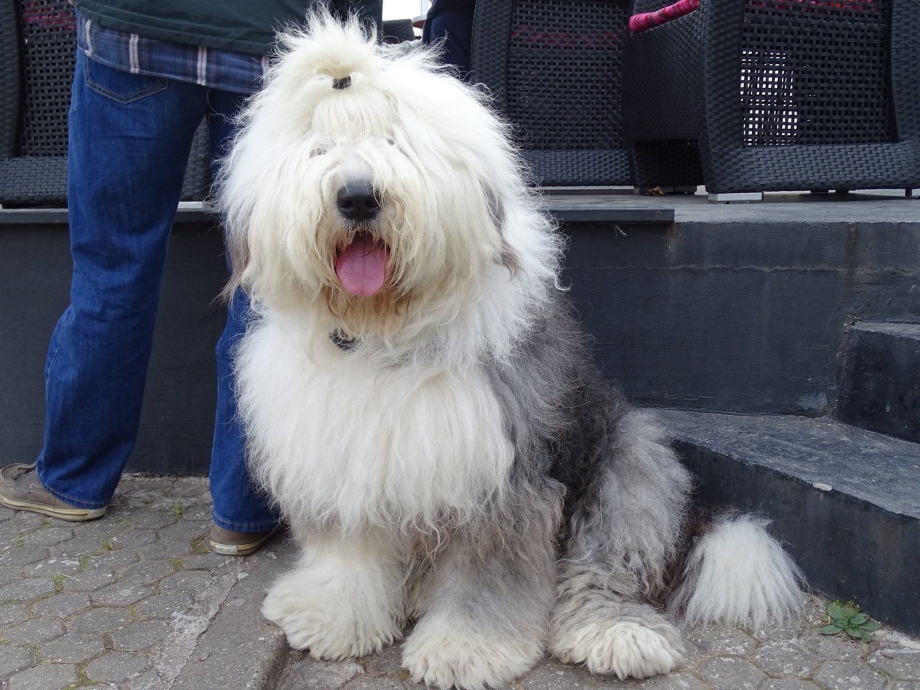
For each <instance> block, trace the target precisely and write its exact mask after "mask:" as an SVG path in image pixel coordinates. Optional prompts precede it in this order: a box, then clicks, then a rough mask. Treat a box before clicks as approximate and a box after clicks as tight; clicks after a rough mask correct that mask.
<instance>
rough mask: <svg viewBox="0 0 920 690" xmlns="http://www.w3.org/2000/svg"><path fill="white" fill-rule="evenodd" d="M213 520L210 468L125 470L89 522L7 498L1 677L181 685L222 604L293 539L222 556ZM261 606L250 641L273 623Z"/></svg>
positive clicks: (65, 683)
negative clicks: (21, 506) (194, 471)
mask: <svg viewBox="0 0 920 690" xmlns="http://www.w3.org/2000/svg"><path fill="white" fill-rule="evenodd" d="M210 520H211V502H210V496H209V494H208V484H207V480H206V479H204V478H199V477H182V478H176V477H167V478H162V477H160V478H152V477H138V476H126V477H125V478H123V480H122V482H121V485H120V486H119V488H118V491H117V493H116V495H115V498H114V500H113V502H112V504H111V506H110V508H109V512H108V514H107V515H106V516H105V517H104V518H102V519H101V520H96V521H93V522H87V523H67V522H63V521H60V520H55V519H52V518H43V517H42V516H40V515H37V514H35V513H26V512H21V511H12V510H9V509H7V508H4V507H0V688H3V689H4V690H7V689H8V690H25V689H32V690H56V689H57V688H65V687H67V688H70V687H100V688H101V687H105V688H111V687H117V688H125V689H127V688H131V689H136V690H142V689H143V690H147V689H150V690H155V689H161V688H173V687H180V686H181V685H182V683H181V680H182V679H181V678H180V673H181V672H182V671H183V670H185V669H186V667H187V666H188V665H189V660H190V659H192V658H193V656H194V655H195V653H196V651H197V650H198V648H199V646H200V642H201V639H202V638H203V633H205V632H206V631H207V630H208V628H209V627H210V626H211V625H212V623H213V622H214V620H215V619H216V617H217V614H218V611H219V610H220V608H221V606H222V605H224V606H225V607H226V606H230V607H232V606H233V605H234V604H237V603H248V602H237V601H236V600H235V599H233V598H232V597H231V595H230V593H231V591H232V589H233V587H234V586H235V585H236V584H237V583H238V582H240V581H241V579H242V578H245V577H247V576H248V575H249V573H250V572H253V573H257V572H258V570H259V567H260V564H266V565H269V566H270V565H271V562H272V560H273V558H274V557H275V554H274V552H273V549H276V548H277V547H278V545H279V544H282V542H278V543H273V544H270V545H269V546H268V547H267V548H264V549H263V550H262V551H261V552H260V553H259V554H256V555H254V556H251V557H248V558H233V557H227V556H219V555H217V554H214V553H212V552H211V551H210V550H209V549H208V547H207V545H206V544H207V534H208V529H209V527H210V524H211V523H210ZM276 542H277V540H276ZM275 560H277V559H275ZM253 579H258V578H253ZM258 589H259V590H260V591H258V592H257V593H256V596H254V597H252V599H253V600H257V599H258V598H260V595H261V589H263V588H261V587H260V588H258ZM256 607H257V603H256ZM252 617H253V618H256V623H255V624H254V625H250V626H249V628H248V629H247V630H246V633H245V634H244V635H243V637H244V640H243V641H244V642H245V640H246V636H251V637H252V638H253V641H254V642H256V644H259V642H258V640H259V639H260V638H261V639H262V642H264V641H265V640H266V639H267V638H266V634H265V631H266V630H267V629H268V626H267V625H266V624H263V623H262V622H261V620H259V619H258V617H256V616H252ZM260 626H263V627H261V628H260ZM241 634H242V633H241ZM250 651H251V650H250ZM256 658H257V655H253V657H252V659H256ZM199 661H200V659H199V658H198V657H195V658H194V659H193V661H192V664H197V663H198V662H199ZM190 687H191V686H190ZM237 687H243V686H237V685H235V684H234V683H232V682H231V683H230V684H225V685H224V686H223V688H224V690H235V688H237Z"/></svg>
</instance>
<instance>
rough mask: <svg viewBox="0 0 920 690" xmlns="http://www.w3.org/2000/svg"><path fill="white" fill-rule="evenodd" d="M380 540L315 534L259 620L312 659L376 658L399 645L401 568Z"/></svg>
mask: <svg viewBox="0 0 920 690" xmlns="http://www.w3.org/2000/svg"><path fill="white" fill-rule="evenodd" d="M399 547H400V545H399V544H394V542H393V541H391V540H388V539H387V538H386V535H382V534H377V533H373V532H362V533H359V534H350V535H340V534H329V533H325V534H322V535H320V534H314V535H308V536H307V537H306V538H305V539H304V544H303V555H302V556H301V558H300V562H299V564H298V565H297V568H296V569H294V570H293V571H291V572H290V573H287V574H286V575H284V576H283V577H281V579H280V580H278V582H276V583H275V584H274V585H273V586H272V588H271V589H270V590H269V592H268V596H267V597H266V598H265V602H264V603H263V605H262V614H263V615H264V616H265V617H266V618H268V619H269V620H271V621H274V622H275V623H277V624H278V625H279V626H280V627H281V628H282V629H283V630H284V632H285V634H286V635H287V639H288V643H289V644H290V645H291V646H292V647H294V648H295V649H308V648H309V650H310V654H311V655H312V656H314V657H316V658H317V659H319V658H322V659H343V658H346V657H350V656H360V655H362V654H368V653H370V652H373V651H376V650H378V649H380V648H381V647H383V646H384V645H387V644H389V643H391V642H393V641H394V640H398V639H399V638H401V637H402V627H403V625H404V624H405V608H406V601H405V600H406V596H405V572H406V568H405V560H404V555H403V552H402V551H401V549H400V548H399Z"/></svg>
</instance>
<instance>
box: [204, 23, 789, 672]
mask: <svg viewBox="0 0 920 690" xmlns="http://www.w3.org/2000/svg"><path fill="white" fill-rule="evenodd" d="M240 124H241V128H240V133H239V136H238V137H237V139H236V141H235V143H234V146H233V149H232V152H231V154H230V155H229V158H228V160H227V162H226V166H225V171H226V172H225V175H224V177H223V178H222V179H221V180H220V181H219V190H220V191H219V198H220V203H221V209H222V212H223V213H224V217H225V220H226V224H227V228H228V243H229V246H230V251H231V256H232V263H233V267H234V271H233V278H232V280H231V283H230V285H229V287H228V291H230V292H232V291H233V290H234V289H235V288H236V287H237V286H240V285H241V286H243V287H244V288H245V290H247V291H248V293H249V294H250V295H251V297H252V301H253V305H254V310H255V314H256V316H255V318H254V320H253V322H252V323H251V324H250V327H249V329H248V331H247V333H246V335H245V337H244V338H243V340H242V342H241V344H240V347H239V349H238V352H237V370H236V373H237V379H238V382H237V393H238V398H239V406H240V414H241V416H242V419H243V421H244V423H245V426H246V430H247V433H248V437H249V449H248V452H249V460H250V462H251V464H252V467H253V469H254V472H255V474H256V475H257V477H258V479H259V480H260V481H261V482H262V484H263V485H264V486H265V487H266V488H267V490H268V491H269V492H270V493H271V495H272V496H273V497H274V499H275V500H276V501H277V503H278V505H279V506H280V507H281V509H282V510H283V513H284V515H285V517H286V518H287V520H289V521H290V524H291V526H292V530H293V533H294V535H295V537H296V539H297V540H298V542H299V543H300V546H301V547H302V556H301V558H300V561H299V564H298V565H297V567H296V568H295V569H294V570H293V571H291V572H290V573H287V574H286V575H284V576H283V577H281V579H280V580H278V581H277V582H276V583H275V584H274V585H273V586H272V587H271V589H270V591H269V592H268V595H267V597H266V599H265V603H264V606H263V609H262V610H263V612H264V614H265V616H266V617H267V618H269V619H270V620H272V621H274V622H276V623H277V624H278V625H279V626H281V628H283V629H284V631H285V633H286V634H287V638H288V641H289V642H290V644H291V645H292V646H293V647H296V648H298V649H309V651H310V653H311V654H312V655H313V656H315V657H317V658H322V659H341V658H345V657H350V656H359V655H364V654H368V653H370V652H373V651H375V650H378V649H380V648H381V647H382V646H384V645H387V644H390V643H392V642H394V641H396V640H399V639H400V638H401V637H402V635H403V631H404V629H405V627H406V625H407V622H408V621H409V620H415V621H416V623H415V626H414V629H412V632H411V634H410V635H409V636H408V639H407V640H406V642H405V643H404V645H403V649H402V659H403V664H404V665H405V666H406V667H407V668H408V669H409V671H410V672H411V674H412V676H413V678H415V679H417V680H423V681H425V682H426V683H428V684H430V685H433V686H436V687H439V688H448V687H451V686H456V687H458V688H470V689H476V688H485V687H496V686H501V685H503V684H505V683H507V682H508V681H511V680H513V679H514V678H516V677H518V676H520V675H521V674H523V673H524V672H526V671H527V670H528V669H529V668H530V667H531V666H533V665H534V664H535V663H536V662H537V660H539V659H540V658H541V656H542V655H543V654H544V652H545V651H546V650H549V652H550V653H551V654H553V655H554V656H555V657H556V658H558V659H559V660H561V661H563V662H571V663H583V664H585V665H586V666H587V667H588V668H589V669H590V670H591V671H594V672H597V673H614V674H616V675H617V676H619V677H621V678H623V677H627V676H632V677H635V678H644V677H647V676H652V675H655V674H660V673H668V672H669V671H671V670H673V669H675V668H676V667H677V666H678V665H679V664H680V663H681V654H682V651H683V648H682V644H681V639H680V635H679V634H678V632H677V630H676V628H675V626H674V625H673V624H672V622H670V621H669V620H668V618H666V617H665V615H663V613H661V612H660V610H659V609H656V608H655V606H663V605H664V604H666V603H667V602H668V601H670V602H671V606H672V608H673V609H675V611H676V610H678V609H679V610H682V611H683V612H684V614H685V615H686V616H688V618H689V619H690V620H691V621H693V622H703V621H710V620H721V621H726V622H738V623H747V624H749V625H758V624H760V623H762V622H764V621H765V620H766V619H767V618H771V619H772V618H784V617H786V616H790V615H793V614H795V612H796V611H797V609H798V608H799V606H800V593H799V590H798V588H797V582H796V577H797V572H796V569H795V566H794V565H793V564H792V563H791V561H790V559H789V558H788V556H787V555H786V554H785V553H784V552H783V550H782V549H781V548H780V547H779V545H778V544H777V543H776V542H775V541H773V540H772V539H771V538H770V537H769V536H768V535H767V533H766V531H765V530H764V525H763V524H762V523H761V522H758V521H756V520H753V519H750V518H743V517H742V518H734V519H732V518H726V519H723V520H721V521H717V522H716V523H715V524H714V525H712V526H711V529H710V530H709V531H708V532H706V533H705V535H704V536H702V537H701V538H699V539H697V541H696V543H695V545H693V546H692V547H690V548H689V549H688V550H687V549H684V548H683V547H684V544H685V543H688V542H689V540H688V539H686V538H685V535H686V534H687V532H686V530H685V527H686V525H687V522H688V520H687V514H688V492H689V490H690V487H691V479H690V476H689V475H688V473H687V471H686V470H685V469H684V468H683V467H682V466H681V464H680V463H679V462H678V460H677V458H676V457H675V454H674V452H673V451H672V450H671V449H670V448H669V446H668V444H667V441H666V439H665V437H664V435H663V433H662V431H661V430H660V429H659V428H658V427H657V426H656V425H655V423H654V421H653V420H652V419H650V418H649V417H648V416H647V415H646V414H645V413H642V412H640V411H637V410H635V409H633V408H631V407H630V406H629V405H628V404H627V403H626V402H625V400H624V399H623V397H622V396H621V395H620V394H619V393H618V392H617V391H616V390H615V389H614V388H612V387H611V386H610V385H608V384H607V383H605V382H604V381H603V380H602V379H601V377H600V376H599V374H598V371H597V370H596V369H595V367H594V366H593V365H592V363H591V359H590V357H589V354H588V351H587V348H586V345H585V337H584V334H583V331H582V330H581V328H580V327H579V325H578V324H577V323H576V322H575V320H574V319H573V316H572V311H571V309H570V308H569V305H568V303H567V301H566V299H565V295H564V294H563V292H562V290H560V287H559V282H558V275H559V270H560V259H561V255H562V251H563V241H562V239H561V237H560V234H559V232H558V231H557V228H556V227H555V226H554V224H553V222H552V220H551V219H550V218H549V217H548V216H547V215H546V214H544V213H543V212H541V210H540V201H539V198H538V196H537V195H536V194H535V192H533V191H531V190H530V189H529V188H528V186H527V184H526V183H525V179H524V172H523V171H522V165H521V162H520V159H519V157H518V155H517V153H516V151H515V150H514V148H513V147H512V146H511V145H510V144H509V138H508V134H509V131H508V126H507V125H506V124H505V123H504V122H502V121H501V120H500V119H499V118H498V117H496V115H495V114H494V113H493V112H492V111H491V110H490V108H489V104H488V98H487V96H486V95H485V94H484V93H483V91H482V90H479V89H476V88H474V87H470V86H467V85H465V84H463V83H461V81H459V80H458V79H456V78H454V77H453V76H452V75H451V74H450V72H449V71H447V70H446V69H445V68H443V67H439V66H438V65H437V60H436V55H435V54H433V53H432V52H429V51H427V50H422V49H419V50H414V51H409V52H397V51H393V50H392V49H390V48H387V47H385V46H378V45H377V44H376V43H375V40H374V37H373V36H372V35H369V32H368V31H366V30H364V29H362V27H361V26H360V25H359V23H358V22H357V21H356V20H351V21H349V22H347V23H344V24H343V23H338V22H336V21H335V20H333V19H332V18H331V17H330V16H329V15H328V14H326V13H323V12H319V13H317V14H315V15H312V16H311V17H310V18H308V21H307V24H306V26H305V28H302V29H299V30H292V31H288V32H287V33H286V35H284V36H282V38H281V48H280V51H279V55H278V60H277V62H276V63H275V64H274V66H273V67H272V68H271V70H270V73H269V75H268V78H267V81H266V85H265V86H264V89H263V90H262V91H261V92H260V93H259V94H258V95H256V96H255V97H254V98H253V99H252V101H251V102H250V104H249V106H248V108H247V110H246V111H245V113H244V115H243V116H242V121H241V123H240ZM677 570H681V571H682V572H680V573H678V577H676V578H674V577H672V574H673V573H674V572H675V571H677ZM672 590H673V591H672Z"/></svg>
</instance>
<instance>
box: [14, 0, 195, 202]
mask: <svg viewBox="0 0 920 690" xmlns="http://www.w3.org/2000/svg"><path fill="white" fill-rule="evenodd" d="M74 29H75V19H74V11H73V7H72V6H71V5H70V4H69V3H67V2H66V0H20V1H19V2H17V1H16V0H0V204H3V205H6V206H35V205H63V204H64V203H66V200H67V111H68V109H69V108H70V87H71V82H72V80H73V69H74V59H75V54H76V52H75V51H76V38H75V33H74ZM207 152H208V131H207V126H206V125H205V123H204V122H202V124H201V126H199V128H198V131H197V132H196V133H195V140H194V144H193V146H192V152H191V156H190V157H189V167H188V169H187V171H186V176H185V183H184V185H183V189H182V198H183V199H184V200H196V199H204V198H205V197H206V196H207V194H208V190H209V188H210V172H209V170H208V162H207Z"/></svg>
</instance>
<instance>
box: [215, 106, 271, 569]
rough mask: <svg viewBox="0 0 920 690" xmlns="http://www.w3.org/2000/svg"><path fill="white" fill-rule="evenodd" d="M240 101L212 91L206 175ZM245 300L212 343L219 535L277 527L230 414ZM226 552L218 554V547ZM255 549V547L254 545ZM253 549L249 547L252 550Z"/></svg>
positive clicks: (222, 149) (239, 296) (231, 308)
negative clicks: (214, 346)
mask: <svg viewBox="0 0 920 690" xmlns="http://www.w3.org/2000/svg"><path fill="white" fill-rule="evenodd" d="M244 98H245V97H244V96H242V95H239V94H233V93H229V92H226V91H212V92H211V93H210V104H211V108H212V113H211V116H210V119H209V123H208V124H209V130H210V135H211V160H212V162H213V163H212V172H213V173H214V176H215V177H216V175H217V172H218V167H219V165H220V160H221V159H222V158H223V156H224V155H226V153H227V147H228V146H229V143H230V141H231V138H232V136H233V131H234V127H233V122H232V118H233V116H234V115H235V114H236V112H237V111H238V110H239V108H240V106H241V105H242V101H243V99H244ZM250 315H251V314H250V309H249V298H248V296H247V295H246V293H244V292H243V291H242V290H237V292H236V294H235V295H234V298H233V301H232V302H231V303H230V304H229V305H228V308H227V326H226V328H225V329H224V332H223V334H222V335H221V337H220V340H219V341H218V343H217V413H216V419H215V424H214V446H213V449H212V454H211V469H210V477H211V498H212V500H213V504H214V507H213V518H214V524H215V525H217V527H218V528H220V530H223V531H224V532H243V533H249V534H253V538H254V539H255V541H253V544H255V543H256V542H258V538H257V535H259V534H261V533H270V532H271V531H272V530H274V529H275V528H276V527H277V525H278V524H279V517H278V514H277V512H276V511H275V510H274V509H273V508H272V507H271V505H270V502H269V499H268V496H267V495H266V494H265V493H264V492H263V491H260V490H259V489H258V488H257V487H256V485H255V484H254V482H253V480H252V478H251V477H250V476H249V472H248V470H247V467H246V462H245V454H244V446H245V438H244V435H243V428H242V425H241V423H240V419H239V417H238V415H237V411H236V396H235V394H234V385H233V383H234V382H233V360H232V355H233V347H234V346H235V345H236V343H237V342H239V339H240V338H241V337H242V335H243V333H244V332H245V331H246V323H247V320H248V319H249V317H250ZM214 532H215V533H216V534H219V535H220V537H219V538H218V537H217V536H215V533H212V545H213V546H214V548H215V550H219V551H221V553H235V552H234V551H232V549H233V548H236V547H238V546H246V545H249V542H248V541H247V540H246V539H242V540H240V541H241V542H245V543H240V544H230V543H226V544H225V542H228V541H229V540H232V537H230V536H228V535H227V534H224V533H219V532H218V531H216V530H215V531H214ZM222 544H225V545H226V546H227V547H228V548H227V549H226V550H221V548H220V547H221V545H222ZM256 548H257V547H256ZM253 550H254V549H253Z"/></svg>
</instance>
